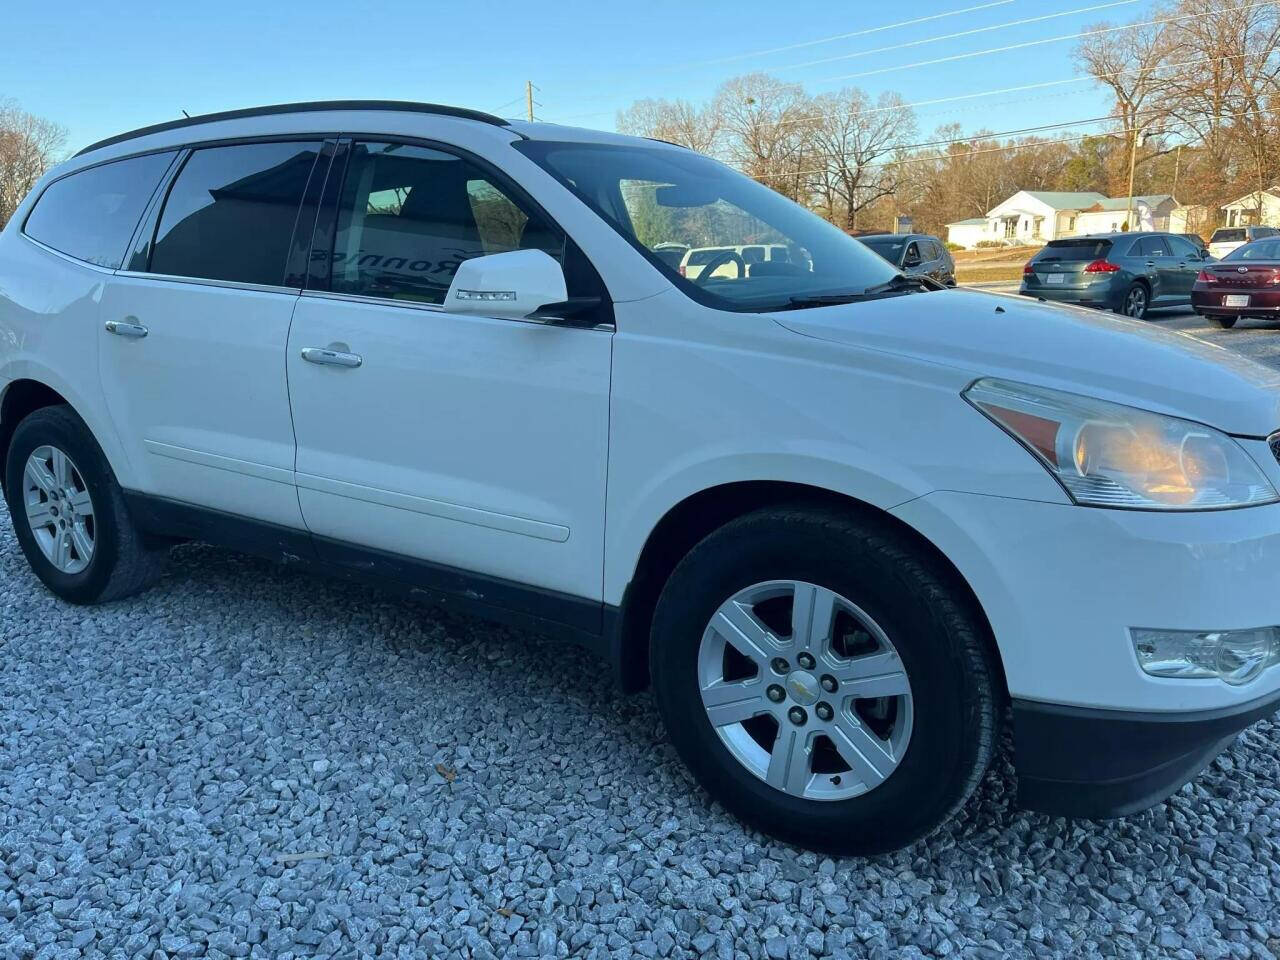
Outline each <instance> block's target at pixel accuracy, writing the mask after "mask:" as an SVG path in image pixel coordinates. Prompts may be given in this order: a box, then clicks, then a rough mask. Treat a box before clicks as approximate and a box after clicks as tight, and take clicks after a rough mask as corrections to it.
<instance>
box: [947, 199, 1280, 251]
mask: <svg viewBox="0 0 1280 960" xmlns="http://www.w3.org/2000/svg"><path fill="white" fill-rule="evenodd" d="M1276 199H1277V202H1280V197H1277V198H1276ZM1176 209H1178V201H1177V200H1175V199H1174V198H1173V197H1171V196H1168V195H1167V194H1161V195H1156V196H1146V197H1134V198H1133V224H1131V225H1130V228H1131V229H1134V230H1168V229H1170V227H1169V223H1170V216H1171V215H1172V214H1173V212H1174V211H1175V210H1176ZM1128 211H1129V198H1128V197H1106V196H1103V195H1102V194H1101V193H1093V192H1078V193H1077V192H1069V191H1056V190H1019V191H1018V192H1017V193H1015V194H1014V195H1013V196H1011V197H1010V198H1009V199H1008V200H1005V201H1004V202H1003V203H1000V204H998V205H997V206H995V207H993V208H992V209H990V210H988V211H987V214H986V216H984V217H971V218H970V219H968V220H959V221H957V222H955V223H949V224H947V241H948V242H949V243H954V244H958V245H959V246H962V247H965V248H967V249H972V248H974V247H976V246H977V245H978V244H979V243H982V242H984V241H986V242H987V243H988V244H1006V245H1009V246H1030V245H1036V244H1042V243H1048V242H1049V241H1050V240H1058V239H1060V238H1062V237H1075V236H1080V235H1082V234H1086V233H1116V232H1119V231H1120V230H1122V229H1123V228H1124V227H1125V222H1126V220H1127V218H1128Z"/></svg>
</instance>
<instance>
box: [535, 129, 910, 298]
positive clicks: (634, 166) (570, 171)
mask: <svg viewBox="0 0 1280 960" xmlns="http://www.w3.org/2000/svg"><path fill="white" fill-rule="evenodd" d="M515 146H516V148H517V149H519V150H521V151H522V152H523V153H525V154H526V155H527V156H528V157H530V159H532V160H533V161H534V162H536V163H538V164H539V165H540V166H541V167H543V169H545V170H547V171H548V172H549V173H551V174H552V176H554V177H556V179H558V180H559V181H560V182H561V183H563V184H564V185H565V186H566V187H568V188H569V189H570V190H572V191H573V192H574V193H576V194H577V195H578V196H579V197H580V198H581V199H582V200H583V201H584V202H585V203H586V204H587V205H588V206H590V207H591V208H592V209H593V210H595V211H596V213H598V214H599V215H600V216H601V217H603V218H604V220H605V221H606V222H607V223H609V224H610V225H611V226H612V227H613V228H614V229H615V230H617V231H618V232H619V233H620V234H622V236H623V237H625V238H626V239H627V240H628V241H629V242H630V243H631V244H632V245H634V246H635V247H636V248H637V249H638V250H640V252H641V253H643V254H645V256H647V257H648V258H649V260H650V261H651V262H652V263H653V264H654V265H655V266H657V267H658V269H660V270H661V271H662V272H663V273H664V274H665V275H666V276H667V277H669V278H670V280H671V281H672V283H674V284H675V285H676V286H677V287H679V289H681V290H682V291H684V292H685V293H686V294H688V295H689V296H690V297H692V298H693V299H695V300H697V301H699V302H700V303H704V304H706V305H708V306H712V307H716V308H718V309H721V310H739V311H756V312H761V311H769V310H780V309H790V308H795V307H797V306H819V305H821V304H820V303H810V302H807V300H808V298H822V297H840V296H851V297H852V296H861V295H863V294H864V293H866V292H867V291H868V290H869V288H872V287H878V286H880V285H882V284H885V283H886V282H887V281H889V280H890V279H892V278H893V277H894V276H896V275H897V272H898V271H896V270H895V269H894V268H893V267H891V266H890V265H889V264H887V263H886V262H885V261H884V260H882V259H881V258H880V257H878V256H876V255H875V254H874V253H872V252H871V251H870V250H868V249H867V248H866V247H864V246H863V245H862V244H861V243H859V242H858V241H857V240H854V239H853V238H852V237H850V236H848V235H847V234H845V233H844V232H843V231H841V230H839V229H837V228H836V227H834V226H832V225H831V224H830V223H828V222H827V221H825V220H823V219H822V218H821V217H819V216H816V215H815V214H812V213H810V212H809V211H808V210H805V209H804V208H803V207H801V206H800V205H798V204H796V203H793V202H792V201H790V200H787V199H786V198H784V197H782V196H781V195H780V194H777V193H775V192H774V191H772V190H770V189H769V188H767V187H764V186H761V185H760V184H759V183H756V181H754V180H752V179H750V178H749V177H746V176H743V175H742V174H740V173H738V172H736V171H735V170H732V169H730V168H729V167H727V166H725V165H724V164H721V163H717V162H716V161H714V160H711V159H708V158H707V157H703V156H700V155H699V154H697V153H694V152H692V151H688V150H684V149H680V148H672V147H665V146H659V145H655V146H653V147H648V146H644V145H636V146H631V145H626V146H617V145H613V144H607V145H606V144H592V143H555V142H548V141H537V140H525V141H522V142H520V143H517V144H515ZM673 244H679V245H682V246H686V247H688V248H690V249H689V253H688V254H687V255H686V256H685V257H684V259H683V261H682V262H681V263H680V264H678V265H676V266H674V267H673V266H672V265H671V264H670V262H669V261H667V260H664V259H663V258H661V257H659V256H657V255H655V250H657V249H658V248H660V247H663V246H670V245H673ZM766 250H768V255H767V256H766V255H765V251H766ZM902 292H910V291H902V290H895V291H893V292H892V293H890V294H885V293H881V292H876V293H875V294H873V295H895V294H898V293H902Z"/></svg>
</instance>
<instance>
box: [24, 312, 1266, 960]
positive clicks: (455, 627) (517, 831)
mask: <svg viewBox="0 0 1280 960" xmlns="http://www.w3.org/2000/svg"><path fill="white" fill-rule="evenodd" d="M1151 322H1153V323H1157V324H1159V325H1162V326H1168V327H1171V328H1174V329H1178V330H1182V331H1185V332H1189V333H1193V334H1195V335H1197V336H1202V337H1204V338H1206V339H1208V340H1210V341H1211V342H1213V343H1217V344H1220V345H1222V346H1224V347H1227V348H1229V349H1237V350H1240V351H1241V352H1244V353H1246V354H1249V355H1251V356H1254V357H1256V358H1258V359H1260V360H1262V361H1264V362H1268V363H1273V364H1276V365H1280V325H1265V324H1261V323H1258V322H1256V321H1243V322H1242V323H1241V325H1240V326H1239V327H1238V328H1236V329H1234V330H1220V329H1218V328H1217V327H1216V326H1212V325H1209V324H1206V323H1205V322H1204V321H1201V320H1200V319H1199V318H1197V317H1195V316H1194V315H1192V314H1190V312H1189V311H1185V310H1183V311H1165V312H1157V313H1156V314H1154V315H1153V319H1152V321H1151ZM1213 576H1214V572H1213V571H1212V570H1206V571H1205V577H1206V583H1207V584H1211V583H1212V580H1213ZM0 611H2V615H0V958H10V957H13V958H31V957H35V958H38V960H49V958H54V957H58V958H61V957H77V956H86V957H98V956H114V957H124V958H135V957H147V958H153V960H159V958H162V957H197V956H208V957H213V958H225V957H241V956H254V957H267V956H269V957H280V958H286V957H297V958H301V957H308V958H309V957H350V956H383V957H419V956H428V957H436V956H447V955H453V956H477V957H487V956H508V955H513V956H558V957H568V956H574V957H577V956H586V957H593V956H595V957H599V956H606V955H608V956H618V957H626V956H640V957H657V956H689V955H708V956H716V957H723V958H729V957H735V956H750V957H753V958H759V957H767V958H773V960H782V958H793V960H794V958H808V957H811V956H813V957H828V956H832V957H841V956H848V957H861V956H872V957H889V956H894V957H944V956H956V955H973V956H987V957H1001V956H1074V957H1078V956H1143V957H1146V956H1167V957H1185V958H1213V957H1227V956H1231V957H1242V958H1243V957H1272V956H1275V955H1277V954H1280V789H1278V788H1277V781H1278V779H1280V743H1277V737H1278V735H1280V726H1278V725H1276V724H1275V723H1272V722H1269V721H1268V722H1263V723H1260V724H1258V725H1257V726H1255V727H1254V728H1252V729H1251V730H1249V731H1248V732H1246V733H1245V734H1244V735H1243V736H1242V737H1241V739H1240V740H1239V741H1238V743H1237V744H1236V746H1235V747H1234V748H1233V749H1232V750H1230V751H1229V752H1228V753H1227V754H1225V755H1224V756H1223V757H1221V758H1220V759H1219V760H1217V761H1216V762H1215V763H1214V765H1213V766H1212V768H1211V769H1210V770H1209V771H1208V772H1207V773H1206V774H1205V775H1204V776H1203V777H1201V778H1200V779H1199V780H1197V781H1196V782H1194V783H1193V784H1191V785H1189V786H1188V787H1186V788H1184V789H1183V790H1182V791H1181V792H1180V793H1179V794H1178V795H1176V796H1175V797H1174V798H1173V799H1172V800H1170V801H1169V802H1168V803H1166V804H1163V805H1161V806H1160V807H1158V808H1157V809H1155V810H1152V811H1150V812H1147V813H1144V814H1141V815H1138V816H1134V817H1130V818H1128V819H1126V820H1123V821H1115V822H1110V823H1091V822H1068V821H1065V820H1060V819H1051V818H1048V817H1045V816H1040V815H1032V814H1027V813H1022V812H1019V811H1018V810H1017V809H1016V808H1015V807H1014V806H1013V804H1012V799H1013V793H1014V784H1013V779H1012V775H1011V772H1010V770H1009V767H1008V765H1007V763H997V765H996V766H995V768H994V769H993V770H992V772H991V774H990V775H989V776H988V778H987V780H986V782H985V783H984V785H983V786H982V787H981V789H980V791H979V794H978V795H977V797H976V798H975V800H974V801H973V802H972V803H971V804H970V805H969V807H968V808H967V810H966V811H965V813H964V814H963V815H962V816H961V817H960V818H959V819H958V821H957V822H955V823H953V824H951V825H949V826H948V827H947V828H945V829H944V830H943V831H942V832H940V833H938V834H936V835H934V836H933V837H932V838H930V839H929V840H927V841H925V842H923V843H920V844H918V845H916V846H915V847H914V848H912V849H910V850H907V851H904V852H901V853H898V854H894V855H891V856H886V857H882V858H877V859H874V860H870V861H862V860H849V861H843V862H834V861H832V860H829V859H824V858H822V857H818V856H814V855H812V854H809V853H805V852H801V851H798V850H796V849H794V848H790V847H787V846H785V845H782V844H778V843H775V842H773V841H770V840H767V839H765V838H763V837H761V836H759V835H755V834H752V833H750V832H747V831H745V830H744V829H743V828H742V827H741V826H739V825H738V824H737V823H736V822H735V821H734V820H732V819H731V818H729V817H728V816H727V815H726V814H725V813H724V812H723V811H722V810H721V809H719V808H718V807H716V806H714V805H711V804H710V803H709V802H708V801H707V800H706V799H705V797H704V795H703V794H702V793H701V792H700V791H699V790H698V789H697V787H695V786H694V785H693V783H692V782H691V780H690V779H689V778H688V776H687V775H686V774H685V772H684V770H683V767H682V766H681V764H680V763H679V761H678V760H677V758H676V757H675V755H674V753H673V752H672V751H671V749H670V748H669V747H667V746H666V744H665V740H664V736H663V731H662V729H661V725H660V723H659V721H658V717H657V714H656V712H655V710H654V708H653V706H652V703H651V701H650V699H649V697H648V696H647V695H641V696H636V697H623V696H621V695H619V694H618V693H616V692H615V691H614V690H613V689H612V687H611V685H610V681H609V680H608V678H607V677H606V676H605V675H604V674H603V672H602V670H601V669H600V668H599V666H598V665H597V664H596V663H595V662H594V661H593V660H591V659H590V658H589V657H588V656H586V655H585V654H583V653H580V652H579V651H578V650H576V649H573V648H569V647H565V646H562V645H558V644H556V643H554V642H551V641H549V640H545V639H542V638H540V637H537V636H533V635H530V634H526V633H521V632H518V631H514V630H510V629H506V628H501V627H494V626H492V625H489V624H487V623H483V622H480V621H477V620H472V619H468V618H464V617H460V616H454V615H451V614H447V613H443V612H441V611H439V610H437V609H434V608H430V607H424V606H421V605H416V604H414V603H411V602H408V601H404V600H401V599H398V598H395V597H391V596H388V595H385V594H382V593H379V592H378V591H376V590H373V589H368V588H365V587H359V586H352V585H348V584H345V583H337V582H334V581H329V580H323V579H314V578H312V577H309V576H307V575H305V574H303V573H301V572H297V571H295V570H292V569H288V568H284V567H279V566H274V565H272V564H270V563H267V562H264V561H259V560H256V559H251V558H246V557H243V556H240V555H237V554H233V553H230V552H226V551H222V550H216V549H212V548H209V547H204V546H200V545H191V546H185V547H182V548H179V549H177V550H175V551H174V556H173V560H172V563H171V566H170V569H169V573H168V575H167V576H166V578H165V579H164V581H163V582H162V584H161V585H160V586H159V587H158V588H157V589H155V590H153V591H151V592H149V593H147V594H145V595H144V596H141V597H138V598H135V599H132V600H129V601H125V602H122V603H118V604H114V605H109V606H105V607H98V608H78V607H72V606H68V605H66V604H63V603H61V602H58V601H56V600H55V599H54V598H53V597H52V596H51V595H50V594H49V593H48V592H46V591H45V590H44V589H43V588H41V586H40V585H39V584H38V583H37V581H36V580H35V578H34V577H33V576H32V574H31V573H30V571H29V569H28V567H27V564H26V562H25V560H24V559H23V558H22V556H21V554H20V552H19V549H18V547H17V544H16V543H15V541H14V539H13V536H12V533H11V530H10V526H9V521H8V518H7V517H6V518H0Z"/></svg>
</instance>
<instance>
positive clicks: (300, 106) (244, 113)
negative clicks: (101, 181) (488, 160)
mask: <svg viewBox="0 0 1280 960" xmlns="http://www.w3.org/2000/svg"><path fill="white" fill-rule="evenodd" d="M329 110H387V111H395V112H401V113H431V114H435V115H437V116H442V117H459V118H461V119H463V120H478V121H480V122H481V123H491V124H493V125H494V126H498V127H505V126H508V123H507V121H506V120H503V119H502V118H501V117H496V116H494V115H493V114H491V113H484V112H483V111H480V110H468V109H467V108H465V107H450V106H447V105H444V104H439V103H416V102H414V101H412V100H311V101H306V102H303V103H276V104H271V105H269V106H265V107H248V108H246V109H244V110H224V111H222V112H221V113H206V114H202V115H200V116H198V117H184V118H182V119H181V120H170V121H168V122H166V123H155V124H152V125H151V126H149V127H139V128H138V129H137V130H130V131H129V132H128V133H121V134H118V135H116V136H114V137H107V138H106V139H105V140H99V141H98V142H97V143H91V144H89V146H87V147H85V148H84V149H83V150H81V151H80V152H79V153H77V154H76V156H77V157H79V156H82V155H84V154H86V153H89V152H90V151H93V150H99V149H101V148H102V147H109V146H111V145H112V144H115V143H123V142H124V141H126V140H133V139H135V138H136V137H145V136H147V135H148V134H151V133H162V132H163V131H165V130H180V129H181V128H183V127H192V126H198V125H199V124H203V123H213V122H215V121H218V120H241V119H244V118H245V117H271V116H276V115H278V114H285V113H313V112H319V111H329Z"/></svg>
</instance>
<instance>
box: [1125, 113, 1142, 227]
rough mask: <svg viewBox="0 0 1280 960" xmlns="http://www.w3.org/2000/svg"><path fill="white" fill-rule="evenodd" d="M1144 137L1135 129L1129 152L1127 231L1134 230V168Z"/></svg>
mask: <svg viewBox="0 0 1280 960" xmlns="http://www.w3.org/2000/svg"><path fill="white" fill-rule="evenodd" d="M1141 136H1142V131H1141V130H1139V129H1138V128H1137V127H1134V128H1133V148H1132V149H1131V150H1130V151H1129V209H1128V210H1127V211H1126V212H1125V215H1124V225H1125V229H1127V230H1133V168H1134V167H1135V166H1136V165H1137V163H1138V139H1139V138H1140V137H1141Z"/></svg>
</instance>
